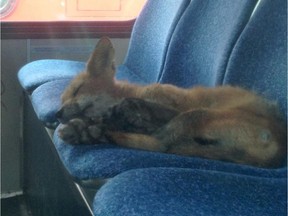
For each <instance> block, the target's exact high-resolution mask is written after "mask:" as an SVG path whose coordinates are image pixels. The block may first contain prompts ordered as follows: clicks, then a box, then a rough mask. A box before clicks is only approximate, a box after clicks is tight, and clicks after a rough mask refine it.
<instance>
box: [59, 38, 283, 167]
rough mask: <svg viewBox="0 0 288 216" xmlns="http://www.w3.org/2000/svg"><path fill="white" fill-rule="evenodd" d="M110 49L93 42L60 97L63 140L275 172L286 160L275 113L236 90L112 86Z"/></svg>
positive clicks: (251, 95)
mask: <svg viewBox="0 0 288 216" xmlns="http://www.w3.org/2000/svg"><path fill="white" fill-rule="evenodd" d="M113 58H114V49H113V47H112V45H111V43H110V41H109V40H108V39H107V38H103V39H101V41H100V42H99V43H98V45H97V47H96V49H95V51H94V53H93V54H92V56H91V58H90V60H89V61H88V64H87V71H86V72H84V73H81V74H80V75H78V77H76V78H75V79H74V80H73V81H72V83H71V84H70V86H69V87H68V88H67V89H66V91H65V92H64V94H63V95H62V102H63V107H62V109H61V110H60V112H59V113H58V117H59V119H60V120H62V122H63V123H66V124H65V125H64V126H63V127H62V129H60V130H59V135H60V137H62V138H63V139H64V140H66V141H68V142H70V143H72V144H79V143H82V142H94V141H99V140H100V141H102V140H104V141H105V140H107V139H108V140H110V141H113V142H114V143H116V144H118V145H121V146H125V147H132V148H138V149H144V150H151V151H160V152H166V153H174V154H180V155H188V156H200V157H205V158H211V159H218V160H226V161H233V162H237V163H243V164H250V165H255V166H263V167H276V166H279V165H280V164H281V162H282V161H283V159H284V158H285V157H286V150H285V149H286V136H287V135H286V127H285V125H284V124H283V123H281V121H280V119H279V116H278V113H277V109H276V106H275V105H274V104H272V103H269V102H267V101H266V100H265V99H263V98H261V97H259V96H258V95H256V94H254V93H252V92H250V91H247V90H244V89H242V88H237V87H231V86H222V87H216V88H203V87H195V88H191V89H183V88H178V87H175V86H173V85H168V84H165V85H163V84H152V85H148V86H137V85H133V84H129V83H126V82H121V81H115V80H114V73H115V68H114V65H113Z"/></svg>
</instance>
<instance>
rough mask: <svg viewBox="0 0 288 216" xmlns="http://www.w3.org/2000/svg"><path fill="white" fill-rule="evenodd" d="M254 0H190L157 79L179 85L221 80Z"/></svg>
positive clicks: (214, 83)
mask: <svg viewBox="0 0 288 216" xmlns="http://www.w3.org/2000/svg"><path fill="white" fill-rule="evenodd" d="M256 2H257V1H255V0H233V1H227V0H217V1H207V0H205V1H203V0H194V1H191V3H190V5H189V7H188V8H187V9H186V11H185V13H184V14H183V16H182V18H181V20H180V21H179V23H178V25H177V27H176V29H175V34H173V37H172V39H171V43H170V45H169V49H168V53H167V58H166V62H165V67H164V70H163V73H162V75H161V76H160V77H159V81H160V82H161V83H171V84H174V85H177V86H181V87H191V86H194V85H204V86H212V87H214V86H215V85H219V84H222V80H223V76H224V72H225V69H226V65H227V63H228V60H229V56H230V53H231V51H232V49H233V46H234V45H235V43H236V41H237V39H238V37H239V35H240V34H241V32H242V31H243V29H244V28H245V26H246V24H247V22H248V20H249V18H250V16H251V13H252V11H253V9H254V6H255V4H256Z"/></svg>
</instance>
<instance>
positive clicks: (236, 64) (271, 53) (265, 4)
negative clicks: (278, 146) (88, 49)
mask: <svg viewBox="0 0 288 216" xmlns="http://www.w3.org/2000/svg"><path fill="white" fill-rule="evenodd" d="M223 83H224V84H231V85H238V86H242V87H245V88H248V89H252V90H254V91H256V92H258V93H260V94H262V95H264V96H265V97H266V98H268V99H270V100H273V101H275V102H277V103H278V104H279V105H280V109H281V112H282V114H283V115H284V116H286V117H287V1H286V0H275V1H269V0H262V2H261V4H260V5H259V8H258V9H257V10H256V11H255V14H254V16H253V19H252V20H251V22H250V24H249V25H248V26H247V28H246V29H245V30H244V32H243V34H242V35H241V37H240V38H239V40H238V42H237V44H236V46H235V47H234V49H233V52H232V54H231V57H230V61H229V64H228V67H227V71H226V74H225V78H224V82H223Z"/></svg>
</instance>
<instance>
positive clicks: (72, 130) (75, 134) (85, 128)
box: [58, 118, 102, 145]
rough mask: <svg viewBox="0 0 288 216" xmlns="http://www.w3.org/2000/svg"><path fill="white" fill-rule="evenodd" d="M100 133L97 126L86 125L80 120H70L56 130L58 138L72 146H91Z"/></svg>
mask: <svg viewBox="0 0 288 216" xmlns="http://www.w3.org/2000/svg"><path fill="white" fill-rule="evenodd" d="M101 134H102V131H101V129H100V127H98V126H97V125H87V124H86V122H85V121H84V120H82V119H78V118H77V119H72V120H70V121H69V122H68V123H67V124H65V125H62V126H61V127H60V128H59V130H58V135H59V137H60V138H61V139H62V140H63V141H65V142H67V143H69V144H72V145H79V144H92V143H93V142H95V141H97V140H99V139H100V137H101Z"/></svg>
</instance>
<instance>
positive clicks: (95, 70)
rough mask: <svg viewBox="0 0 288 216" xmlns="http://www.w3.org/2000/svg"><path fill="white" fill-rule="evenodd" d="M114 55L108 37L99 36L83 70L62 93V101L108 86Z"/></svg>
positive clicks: (113, 69)
mask: <svg viewBox="0 0 288 216" xmlns="http://www.w3.org/2000/svg"><path fill="white" fill-rule="evenodd" d="M114 55H115V50H114V48H113V45H112V43H111V41H110V40H109V38H107V37H103V38H101V39H100V40H99V42H98V43H97V45H96V47H95V50H94V51H93V53H92V54H91V56H90V58H89V60H88V62H87V65H86V69H85V71H84V72H82V73H80V74H79V75H78V76H76V77H75V78H74V80H73V81H72V82H71V83H70V85H69V86H68V87H67V88H66V90H65V91H64V93H63V94H62V96H61V99H62V103H63V104H64V103H66V102H67V101H69V100H73V99H76V98H78V97H80V96H82V95H91V94H97V91H103V90H105V89H107V88H109V87H110V86H111V85H112V84H113V82H114V75H115V64H114Z"/></svg>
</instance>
